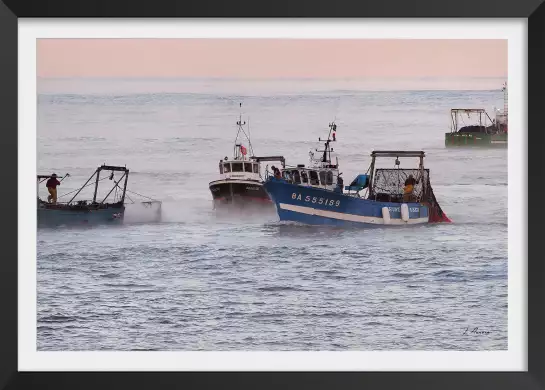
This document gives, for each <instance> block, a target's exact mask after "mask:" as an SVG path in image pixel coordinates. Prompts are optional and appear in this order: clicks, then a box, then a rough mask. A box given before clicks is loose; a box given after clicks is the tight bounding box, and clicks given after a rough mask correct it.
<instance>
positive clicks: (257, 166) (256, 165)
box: [252, 164, 259, 173]
mask: <svg viewBox="0 0 545 390" xmlns="http://www.w3.org/2000/svg"><path fill="white" fill-rule="evenodd" d="M252 165H253V167H254V173H259V164H252Z"/></svg>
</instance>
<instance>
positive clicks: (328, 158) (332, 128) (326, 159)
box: [318, 121, 337, 165]
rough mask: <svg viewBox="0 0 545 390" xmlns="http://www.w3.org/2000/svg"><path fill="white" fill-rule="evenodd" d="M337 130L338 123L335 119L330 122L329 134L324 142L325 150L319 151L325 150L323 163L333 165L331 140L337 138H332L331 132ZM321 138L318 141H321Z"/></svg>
mask: <svg viewBox="0 0 545 390" xmlns="http://www.w3.org/2000/svg"><path fill="white" fill-rule="evenodd" d="M336 130H337V125H336V124H335V121H333V122H331V123H330V124H329V134H328V135H327V140H326V142H325V144H324V150H318V151H319V152H323V153H324V154H323V155H322V162H323V163H329V165H331V146H330V145H329V144H330V143H331V142H334V141H336V140H335V139H333V140H332V139H331V132H332V131H336ZM321 140H322V139H321V138H318V141H321Z"/></svg>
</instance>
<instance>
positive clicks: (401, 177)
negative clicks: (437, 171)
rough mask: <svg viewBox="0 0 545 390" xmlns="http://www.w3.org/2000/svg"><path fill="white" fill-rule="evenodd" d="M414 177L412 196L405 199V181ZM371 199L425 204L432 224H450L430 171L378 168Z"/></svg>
mask: <svg viewBox="0 0 545 390" xmlns="http://www.w3.org/2000/svg"><path fill="white" fill-rule="evenodd" d="M409 175H412V176H413V177H414V178H415V179H416V184H415V185H414V188H413V192H412V195H411V196H409V197H408V198H406V199H405V200H404V199H403V190H404V187H405V180H406V179H407V178H408V177H409ZM371 191H372V192H371V193H370V195H369V198H370V199H373V200H376V201H380V202H394V203H402V202H405V201H410V202H418V203H424V204H426V205H427V206H428V208H429V220H430V222H450V220H449V219H448V217H447V216H446V215H445V214H444V213H443V210H441V206H439V203H438V202H437V199H436V198H435V194H434V193H433V189H432V187H431V183H430V171H429V169H423V170H420V169H402V168H380V169H379V168H377V169H376V170H375V177H374V179H373V187H372V189H371Z"/></svg>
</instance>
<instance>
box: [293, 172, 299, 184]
mask: <svg viewBox="0 0 545 390" xmlns="http://www.w3.org/2000/svg"><path fill="white" fill-rule="evenodd" d="M291 177H292V178H293V183H294V184H301V176H300V175H299V171H297V170H295V171H292V172H291Z"/></svg>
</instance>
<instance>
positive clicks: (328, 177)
mask: <svg viewBox="0 0 545 390" xmlns="http://www.w3.org/2000/svg"><path fill="white" fill-rule="evenodd" d="M326 184H327V185H328V186H330V185H332V184H333V172H331V171H327V175H326Z"/></svg>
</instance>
